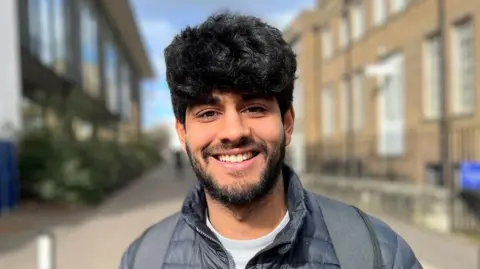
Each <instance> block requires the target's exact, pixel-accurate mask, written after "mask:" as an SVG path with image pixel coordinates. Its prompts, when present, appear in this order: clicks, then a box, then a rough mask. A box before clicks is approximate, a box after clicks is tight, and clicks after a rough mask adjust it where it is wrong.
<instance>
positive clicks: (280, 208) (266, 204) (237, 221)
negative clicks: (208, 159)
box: [206, 176, 287, 240]
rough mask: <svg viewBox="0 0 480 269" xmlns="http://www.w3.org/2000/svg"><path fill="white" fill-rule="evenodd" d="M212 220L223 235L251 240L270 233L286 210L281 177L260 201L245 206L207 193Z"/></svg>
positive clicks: (235, 238)
mask: <svg viewBox="0 0 480 269" xmlns="http://www.w3.org/2000/svg"><path fill="white" fill-rule="evenodd" d="M206 200H207V206H208V216H209V219H210V223H211V224H212V226H213V227H214V228H215V230H216V231H217V232H218V233H220V234H221V235H222V236H224V237H226V238H229V239H234V240H250V239H255V238H259V237H262V236H264V235H266V234H268V233H270V232H271V231H272V230H273V229H275V227H277V226H278V224H279V223H280V222H281V221H282V219H283V218H284V217H285V214H286V213H287V206H286V204H285V188H284V184H283V180H282V177H281V176H280V179H279V180H278V181H277V184H276V185H275V187H274V189H273V190H272V191H271V192H270V193H269V194H268V195H267V196H266V197H265V198H264V199H262V200H261V201H258V202H257V203H255V204H252V205H249V206H245V207H230V206H229V207H227V206H225V205H222V204H221V203H219V202H217V201H215V200H213V199H212V198H211V197H210V196H209V195H208V194H206Z"/></svg>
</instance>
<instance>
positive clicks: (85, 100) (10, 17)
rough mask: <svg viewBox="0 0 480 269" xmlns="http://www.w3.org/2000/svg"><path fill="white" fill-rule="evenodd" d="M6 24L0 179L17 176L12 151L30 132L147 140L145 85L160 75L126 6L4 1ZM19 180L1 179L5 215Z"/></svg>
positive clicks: (0, 11)
mask: <svg viewBox="0 0 480 269" xmlns="http://www.w3.org/2000/svg"><path fill="white" fill-rule="evenodd" d="M0 22H1V25H3V26H1V27H0V33H1V35H2V42H1V43H0V59H1V60H2V61H1V72H0V142H1V143H3V144H1V145H2V147H0V174H2V175H5V173H6V172H8V171H10V172H8V173H7V175H11V174H12V173H14V172H12V171H14V170H15V168H12V162H11V159H12V158H10V157H11V155H12V154H13V153H12V152H15V151H14V150H13V151H12V150H11V147H10V146H8V144H9V143H10V144H12V142H14V141H15V140H16V139H17V138H18V136H19V135H20V134H21V133H22V132H23V131H25V130H26V129H28V128H30V127H38V126H47V127H52V128H51V129H54V130H62V131H65V132H64V133H66V134H67V135H70V136H72V137H73V138H75V139H87V138H90V137H92V136H95V137H97V138H111V139H119V140H127V139H137V138H138V137H139V136H140V135H141V115H140V111H141V98H140V97H141V96H140V87H141V84H140V81H141V80H142V79H145V78H151V77H153V76H154V74H153V70H152V66H151V63H150V61H149V57H148V55H147V52H146V49H145V48H144V43H143V41H142V39H141V37H140V34H139V29H138V27H137V24H136V21H135V17H134V15H133V12H132V8H131V6H130V4H129V1H128V0H2V1H0ZM5 143H6V144H5ZM4 144H5V145H6V146H5V147H4V146H3V145H4ZM3 148H5V150H1V149H3ZM14 181H15V175H12V176H7V177H5V176H2V177H0V198H1V199H0V209H2V208H4V207H5V205H6V207H10V206H12V204H13V203H14V201H13V200H12V199H14V198H12V199H10V198H9V197H8V193H11V194H12V195H16V194H15V193H16V190H15V188H16V187H15V186H14V185H15V184H14V183H12V182H14ZM6 193H7V194H6Z"/></svg>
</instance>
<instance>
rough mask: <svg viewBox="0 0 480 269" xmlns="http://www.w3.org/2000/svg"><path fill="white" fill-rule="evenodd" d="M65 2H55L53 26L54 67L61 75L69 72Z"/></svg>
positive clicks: (57, 0)
mask: <svg viewBox="0 0 480 269" xmlns="http://www.w3.org/2000/svg"><path fill="white" fill-rule="evenodd" d="M66 10H67V9H66V6H65V0H53V16H52V18H53V25H54V32H53V35H54V38H53V42H54V52H53V53H54V55H53V58H54V67H55V70H56V71H57V72H59V73H64V72H66V71H67V59H66V54H67V53H66V51H67V37H66V31H67V29H68V25H69V24H68V19H67V14H66Z"/></svg>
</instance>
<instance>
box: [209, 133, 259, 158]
mask: <svg viewBox="0 0 480 269" xmlns="http://www.w3.org/2000/svg"><path fill="white" fill-rule="evenodd" d="M238 148H251V149H254V150H255V151H259V152H267V151H268V148H267V145H266V144H265V143H263V142H260V141H254V140H253V139H250V138H242V139H239V140H237V141H232V142H226V143H220V144H218V145H213V146H209V147H206V148H204V149H203V150H202V156H203V158H207V157H209V156H212V155H214V154H215V153H216V152H217V153H218V152H222V151H227V150H231V149H238Z"/></svg>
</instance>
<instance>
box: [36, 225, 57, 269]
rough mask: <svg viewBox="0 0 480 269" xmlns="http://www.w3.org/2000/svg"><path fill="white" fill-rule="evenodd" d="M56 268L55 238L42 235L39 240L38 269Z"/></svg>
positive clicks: (46, 234) (50, 235) (48, 234)
mask: <svg viewBox="0 0 480 269" xmlns="http://www.w3.org/2000/svg"><path fill="white" fill-rule="evenodd" d="M54 268H55V237H54V235H53V234H51V233H41V234H40V235H39V236H38V238H37V269H54Z"/></svg>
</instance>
